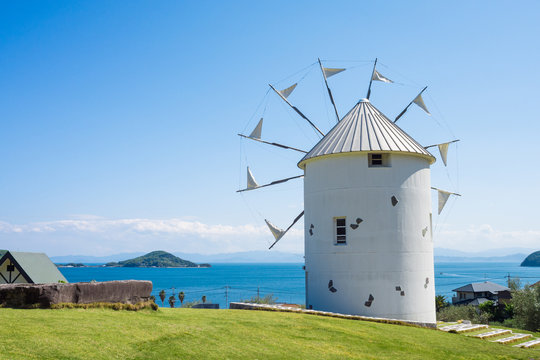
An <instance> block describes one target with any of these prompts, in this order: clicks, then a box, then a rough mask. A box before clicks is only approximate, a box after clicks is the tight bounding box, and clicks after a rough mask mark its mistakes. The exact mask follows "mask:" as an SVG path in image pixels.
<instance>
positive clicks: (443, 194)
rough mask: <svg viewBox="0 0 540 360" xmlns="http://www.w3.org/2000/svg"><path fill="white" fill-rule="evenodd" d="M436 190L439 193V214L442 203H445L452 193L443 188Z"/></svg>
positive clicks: (442, 206)
mask: <svg viewBox="0 0 540 360" xmlns="http://www.w3.org/2000/svg"><path fill="white" fill-rule="evenodd" d="M437 192H438V193H439V214H440V213H441V211H442V210H443V208H444V205H446V202H447V201H448V198H449V197H450V195H452V193H449V192H448V191H444V190H437Z"/></svg>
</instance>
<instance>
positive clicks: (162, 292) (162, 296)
mask: <svg viewBox="0 0 540 360" xmlns="http://www.w3.org/2000/svg"><path fill="white" fill-rule="evenodd" d="M165 296H167V295H166V294H165V290H161V291H160V292H159V298H160V299H161V305H163V303H164V302H165Z"/></svg>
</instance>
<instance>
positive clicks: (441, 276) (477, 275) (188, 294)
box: [60, 262, 540, 309]
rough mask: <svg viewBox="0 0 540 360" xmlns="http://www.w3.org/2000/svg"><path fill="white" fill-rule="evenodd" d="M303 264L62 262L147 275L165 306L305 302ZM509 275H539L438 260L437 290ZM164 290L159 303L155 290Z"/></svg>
mask: <svg viewBox="0 0 540 360" xmlns="http://www.w3.org/2000/svg"><path fill="white" fill-rule="evenodd" d="M302 266H303V264H301V263H294V264H283V263H280V264H245V263H242V264H212V267H210V268H126V267H102V266H93V267H80V268H76V267H62V268H60V271H61V272H62V274H64V276H65V277H66V279H67V280H68V281H69V282H88V281H92V280H95V281H110V280H130V279H133V280H150V281H152V284H153V290H152V295H154V296H155V297H156V301H157V303H158V304H159V305H160V306H165V307H169V302H168V299H169V297H170V296H174V297H175V299H176V302H175V307H178V306H179V305H181V304H180V301H179V300H178V293H179V292H183V293H184V303H188V302H196V301H199V302H200V301H201V300H202V297H203V296H205V297H206V302H207V303H217V304H219V306H220V308H221V309H223V308H228V304H229V303H230V302H232V301H242V300H249V299H251V298H253V297H256V296H260V297H263V296H271V297H272V298H273V299H274V300H276V301H277V302H283V303H292V304H304V303H305V279H304V270H303V269H302ZM508 277H512V278H515V277H519V278H520V281H521V283H522V284H523V285H524V284H527V283H529V284H532V283H535V282H537V281H540V268H539V267H520V266H519V264H518V263H516V264H514V263H506V262H505V263H492V262H490V263H487V262H451V263H450V262H441V263H435V292H436V294H437V295H444V296H445V297H446V299H447V300H448V301H451V299H452V296H453V295H454V293H453V291H452V290H453V289H455V288H458V287H460V286H462V285H466V284H469V283H471V282H482V281H491V282H494V283H497V284H501V285H506V284H507V281H508ZM161 290H165V293H166V300H165V301H164V302H163V303H161V300H160V298H159V292H160V291H161Z"/></svg>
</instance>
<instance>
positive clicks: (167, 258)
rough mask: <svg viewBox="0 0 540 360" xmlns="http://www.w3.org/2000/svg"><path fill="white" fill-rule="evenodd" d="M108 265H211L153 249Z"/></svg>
mask: <svg viewBox="0 0 540 360" xmlns="http://www.w3.org/2000/svg"><path fill="white" fill-rule="evenodd" d="M106 266H120V267H209V266H210V265H208V264H202V265H198V264H195V263H194V262H191V261H188V260H184V259H181V258H179V257H177V256H174V255H173V254H171V253H168V252H166V251H152V252H151V253H148V254H146V255H143V256H139V257H136V258H134V259H129V260H124V261H119V262H110V263H107V264H106Z"/></svg>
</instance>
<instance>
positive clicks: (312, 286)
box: [239, 60, 459, 324]
mask: <svg viewBox="0 0 540 360" xmlns="http://www.w3.org/2000/svg"><path fill="white" fill-rule="evenodd" d="M376 64H377V60H375V64H374V66H373V71H372V75H371V80H370V83H369V87H368V92H367V96H366V99H361V100H360V101H358V103H357V104H356V105H355V106H354V107H353V108H352V109H351V110H350V111H349V112H348V113H347V114H346V115H345V116H344V117H343V118H341V119H340V118H339V115H338V112H337V108H336V106H335V103H334V99H333V96H332V93H331V91H330V88H329V86H328V82H327V78H328V77H330V76H333V75H335V74H337V73H340V72H342V71H344V70H345V69H334V68H325V67H323V66H322V64H321V62H320V60H319V65H320V68H321V71H322V74H323V78H324V81H325V84H326V88H327V90H328V94H329V97H330V101H331V103H332V105H333V106H334V110H335V114H336V118H337V120H338V123H337V124H336V125H335V126H334V127H333V128H332V129H331V130H330V131H329V132H328V133H327V134H323V133H322V132H321V130H319V129H318V128H317V127H316V126H315V125H314V124H313V122H312V121H310V120H309V119H308V118H307V117H306V116H305V115H304V114H303V113H302V112H301V111H300V110H298V108H296V107H295V106H294V105H292V104H291V103H290V102H289V100H288V99H287V97H288V96H289V95H290V93H291V92H292V91H293V90H294V88H295V87H296V84H294V85H292V86H290V87H288V88H287V89H285V90H282V91H278V90H276V89H275V88H274V87H273V86H272V85H270V87H271V88H272V89H273V90H274V91H275V92H276V93H277V94H278V95H279V96H280V97H281V98H282V99H283V100H284V101H285V102H286V103H287V104H288V105H289V106H290V107H291V108H292V109H293V110H295V112H297V113H298V115H300V116H301V117H302V118H303V119H305V120H306V121H308V122H309V124H310V125H311V126H312V127H313V128H314V129H315V130H316V131H318V132H319V133H320V134H321V135H322V136H323V137H322V139H321V140H320V141H319V142H318V143H317V144H316V145H315V146H314V147H313V148H312V149H311V150H310V151H308V152H306V151H303V150H300V149H296V148H292V147H289V146H285V145H281V144H277V143H272V142H267V141H264V140H261V130H262V122H263V120H262V119H261V120H260V121H259V123H258V124H257V127H256V128H255V130H254V131H253V132H252V133H251V134H250V135H249V136H245V135H242V134H239V135H240V136H242V137H244V138H248V139H251V140H255V141H259V142H263V143H266V144H270V145H274V146H278V147H281V148H286V149H292V150H295V151H300V152H303V153H305V155H304V157H303V158H302V159H301V160H300V161H299V163H298V167H299V168H300V169H302V170H303V171H304V174H303V175H299V176H295V177H291V178H287V179H283V180H277V181H274V182H271V183H269V184H265V185H258V184H257V182H256V181H255V179H254V177H253V175H252V173H251V171H250V170H249V168H248V175H247V176H248V181H247V188H246V189H243V190H239V191H247V190H253V189H258V188H261V187H266V186H270V185H275V184H279V183H283V182H285V181H288V180H292V179H295V178H299V177H304V211H303V212H302V213H300V215H298V216H297V217H296V218H295V219H294V221H293V222H292V224H291V225H290V226H289V227H288V228H286V229H285V230H282V229H280V228H278V227H277V226H275V225H273V224H272V223H270V222H269V221H267V220H265V221H266V223H267V225H268V227H269V228H270V230H271V232H272V234H273V235H274V237H275V241H274V243H273V244H272V245H271V246H270V248H272V247H273V246H274V245H275V244H276V243H277V242H278V241H279V240H280V239H281V238H282V237H283V236H284V235H285V234H286V233H287V231H288V230H289V229H290V228H291V227H292V226H293V225H294V224H295V223H296V222H297V221H298V220H299V219H300V218H301V217H302V216H304V239H305V243H304V247H305V276H306V307H307V308H309V309H316V310H324V311H332V312H339V313H344V314H358V315H365V316H373V317H383V318H390V319H400V320H408V321H417V322H422V323H426V324H435V322H436V319H435V287H434V285H435V284H434V267H433V241H432V215H431V194H430V192H431V190H432V189H434V190H437V191H438V195H439V209H438V211H439V213H440V212H441V211H442V208H443V207H444V204H445V203H446V201H447V200H448V197H449V196H450V195H459V194H456V193H452V192H447V191H444V190H440V189H436V188H432V187H431V184H430V165H431V164H433V163H434V162H435V157H434V156H433V155H432V154H431V153H430V152H429V151H428V150H427V148H429V147H434V146H438V148H439V151H440V154H441V157H442V159H443V162H444V164H445V165H446V157H447V151H448V146H449V144H451V143H453V142H455V141H458V140H454V141H451V142H447V143H443V144H436V145H430V146H426V147H424V146H422V145H420V144H419V143H418V142H416V141H415V140H414V139H413V138H412V137H411V136H409V135H408V134H407V133H405V132H404V131H403V130H402V129H401V128H400V127H398V126H397V125H396V124H395V122H396V121H397V120H398V119H399V118H400V117H401V116H403V114H405V112H406V111H407V109H408V108H409V107H410V106H411V105H412V104H413V103H414V104H416V105H418V106H419V107H421V108H422V109H423V110H424V111H425V112H426V113H427V114H429V112H428V109H427V107H426V105H425V104H424V102H423V99H422V93H423V92H424V90H425V89H426V88H424V89H423V90H422V91H421V92H420V93H419V94H418V95H417V96H416V97H415V98H414V100H413V101H411V102H410V103H409V104H408V105H407V107H406V108H405V109H404V110H403V111H402V112H401V113H400V114H399V115H398V116H397V117H396V119H395V120H394V121H391V120H390V119H388V118H387V117H386V116H385V115H384V114H383V113H382V112H380V111H379V110H378V109H377V108H375V107H374V106H373V105H372V104H371V103H370V101H369V96H370V93H371V85H372V82H373V81H374V80H375V81H382V82H386V83H391V82H392V81H391V80H389V79H388V78H386V77H384V76H383V75H381V74H380V73H379V72H378V71H377V69H376Z"/></svg>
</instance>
